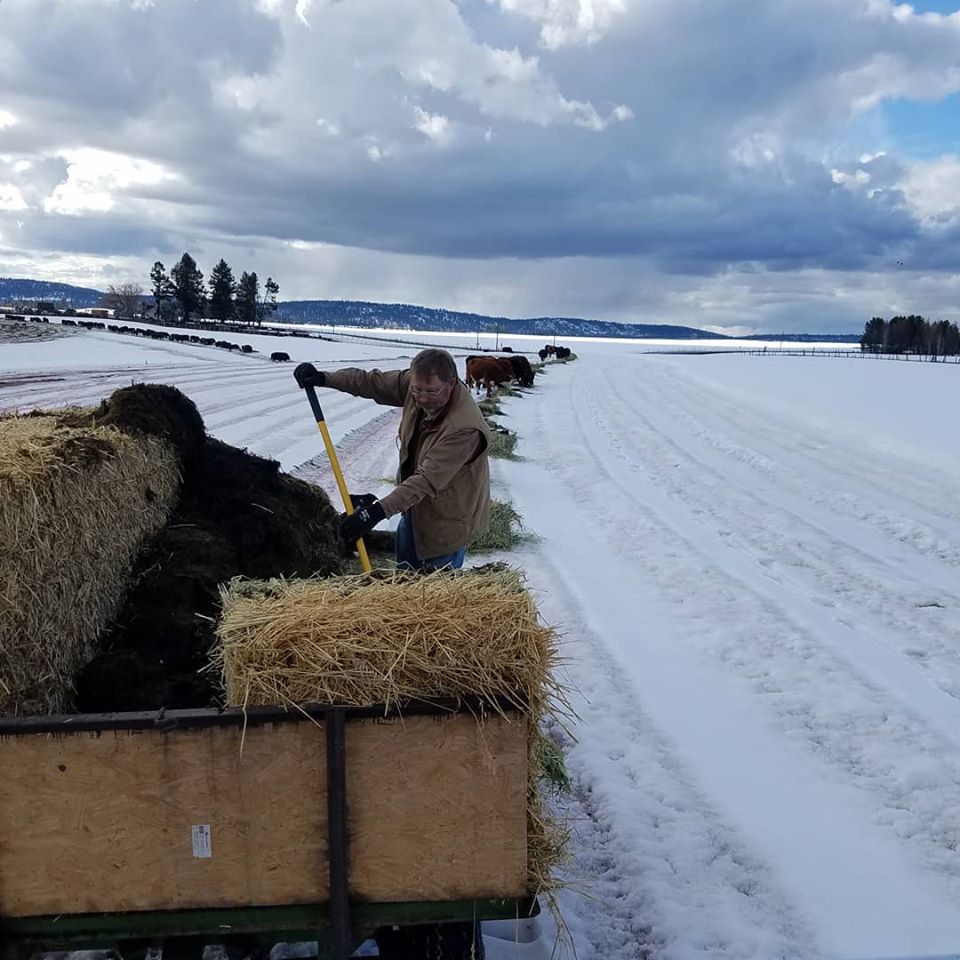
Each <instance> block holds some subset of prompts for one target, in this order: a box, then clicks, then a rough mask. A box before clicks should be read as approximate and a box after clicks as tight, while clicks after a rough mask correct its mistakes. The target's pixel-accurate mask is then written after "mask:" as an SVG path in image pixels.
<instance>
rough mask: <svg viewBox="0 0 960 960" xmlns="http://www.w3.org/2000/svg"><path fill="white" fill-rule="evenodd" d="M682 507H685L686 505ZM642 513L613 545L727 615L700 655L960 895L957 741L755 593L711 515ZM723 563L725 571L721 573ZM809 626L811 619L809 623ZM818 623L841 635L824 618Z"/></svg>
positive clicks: (624, 481) (575, 414)
mask: <svg viewBox="0 0 960 960" xmlns="http://www.w3.org/2000/svg"><path fill="white" fill-rule="evenodd" d="M569 402H570V410H569V422H573V423H576V424H577V426H578V432H579V433H580V436H581V437H582V438H583V443H584V448H585V449H586V450H589V451H590V452H591V453H592V454H593V461H592V462H593V466H594V469H596V465H597V464H599V465H600V467H599V470H600V473H601V475H602V477H603V480H602V485H603V486H604V487H612V488H613V490H614V491H615V494H614V495H613V496H611V497H610V498H609V499H610V500H613V499H615V498H621V499H623V498H627V497H629V496H630V495H631V490H632V489H633V488H634V487H635V483H636V480H635V477H636V474H635V473H634V472H632V471H631V472H628V474H627V476H623V475H620V474H619V472H618V471H617V469H616V467H615V464H616V461H617V457H616V456H615V455H614V456H608V455H607V453H608V450H609V448H605V449H602V450H601V449H598V446H597V440H596V437H595V435H594V434H593V431H592V430H590V429H587V428H586V427H585V425H584V423H583V421H582V409H583V400H582V399H581V400H579V401H578V400H575V399H573V398H570V401H569ZM610 452H612V451H610ZM555 466H557V467H558V468H559V469H560V470H562V471H563V472H564V474H565V475H566V477H567V479H568V481H571V482H572V481H573V473H574V470H573V466H574V465H573V464H572V463H571V462H570V461H569V460H567V459H565V460H563V461H562V463H557V464H555ZM584 466H585V464H584ZM631 481H632V482H631ZM655 482H656V483H657V485H659V484H660V483H662V481H661V480H657V481H655ZM596 486H597V482H596V481H593V482H592V483H591V484H590V487H591V488H594V489H593V490H592V491H591V489H589V488H587V487H585V486H581V496H582V498H583V501H584V503H585V504H586V505H587V510H588V512H593V510H592V509H591V506H590V505H591V503H593V502H595V501H596V490H595V487H596ZM679 509H680V510H681V511H683V510H684V509H686V507H685V505H682V504H681V505H680V507H679ZM643 514H645V515H646V516H645V517H644V521H645V522H641V524H639V526H640V527H641V530H643V533H642V534H641V533H640V531H637V530H629V529H626V530H624V529H622V528H621V529H620V530H619V531H615V530H612V529H611V530H610V534H611V537H613V536H618V537H619V539H620V542H621V543H624V544H627V545H629V547H630V549H631V553H632V555H633V558H634V559H637V560H640V561H641V562H643V563H644V564H645V565H646V566H647V567H648V569H649V570H650V572H652V573H653V574H654V575H655V576H656V577H657V578H658V580H659V585H660V587H661V589H662V590H663V592H664V595H666V596H670V597H671V598H672V599H673V600H674V601H675V602H677V603H679V604H681V605H683V604H687V603H688V601H689V598H690V596H691V595H694V594H699V598H700V599H701V601H703V600H708V601H712V602H711V603H710V604H709V605H710V607H712V609H713V610H714V611H717V612H720V611H723V612H722V613H721V614H720V616H721V619H723V620H725V621H726V627H727V630H726V632H725V636H722V637H718V636H717V635H715V634H714V632H713V631H712V629H708V630H707V631H706V633H707V635H706V636H705V637H704V647H703V649H704V651H705V652H708V653H710V654H711V655H713V656H715V657H717V658H718V660H719V662H721V663H723V665H724V666H725V667H727V668H728V669H734V670H736V671H738V672H740V673H742V674H743V675H744V676H745V677H747V678H748V679H749V680H750V681H751V684H752V685H753V687H754V689H755V692H756V693H757V694H758V695H760V696H762V697H763V699H764V702H765V704H766V706H767V708H768V709H772V710H773V712H774V715H775V717H776V719H777V721H778V723H779V724H780V726H781V728H782V729H783V730H784V732H785V733H789V734H790V735H791V736H792V737H793V738H794V739H795V741H796V742H798V743H803V744H804V745H805V746H806V747H807V748H808V749H813V750H814V751H815V752H817V753H819V754H820V755H822V756H823V757H825V758H827V759H829V760H830V761H831V762H832V763H833V764H834V765H835V768H836V769H837V771H838V772H840V773H841V774H843V775H845V776H847V777H849V778H852V779H853V780H854V781H855V782H857V783H860V784H861V785H864V786H868V787H869V788H870V789H871V790H872V791H874V792H875V793H876V794H877V799H878V800H879V801H880V806H879V807H878V809H877V818H878V822H883V823H885V824H887V825H888V826H889V827H891V828H892V829H894V830H895V832H897V833H901V834H904V833H905V834H907V835H909V839H910V840H911V841H912V842H915V843H917V844H918V845H920V846H921V847H922V848H923V855H924V856H925V857H926V858H927V860H928V861H929V862H930V863H931V864H933V865H935V866H936V867H937V869H938V870H940V871H942V872H943V873H944V874H945V875H946V876H948V877H949V879H950V881H951V882H952V883H953V884H955V886H956V889H957V891H958V893H960V855H958V849H960V821H958V819H957V817H956V811H957V810H960V754H958V750H957V747H956V745H955V743H954V744H951V745H949V746H948V744H947V743H946V742H945V741H944V740H943V739H942V736H943V734H942V733H940V732H939V731H935V730H934V729H932V728H930V727H929V726H928V725H927V724H925V723H924V722H923V721H922V719H921V714H922V710H923V706H922V705H918V704H915V703H904V702H900V701H898V700H896V699H895V698H894V697H893V696H891V695H890V694H889V692H888V691H887V690H885V689H882V688H879V687H877V686H876V685H875V684H874V683H873V682H872V681H871V680H870V679H868V677H867V676H866V675H865V674H864V673H862V672H861V671H860V670H859V669H858V668H857V667H856V666H855V665H854V664H853V663H852V662H851V661H849V660H847V659H845V658H844V657H843V656H842V655H838V654H837V653H836V652H834V650H833V649H832V648H831V647H827V646H824V645H823V643H822V642H821V641H820V639H818V638H819V636H822V633H820V631H817V632H812V631H811V630H810V629H809V628H808V627H807V626H806V625H805V624H804V623H803V622H798V620H797V618H796V616H795V612H794V611H793V610H790V611H788V610H785V609H782V608H779V607H778V606H777V592H776V591H774V592H771V591H770V590H769V589H763V588H760V590H759V592H758V589H757V586H756V581H755V579H754V578H751V577H750V575H749V572H747V573H746V574H744V573H743V569H744V568H743V566H742V565H740V567H739V569H737V566H738V564H737V562H736V559H735V558H731V556H730V554H731V552H732V551H730V549H729V548H728V547H727V545H726V544H725V543H724V542H723V538H720V539H719V542H718V540H717V537H716V532H715V531H712V530H711V528H710V527H709V525H705V524H704V523H703V519H704V515H700V516H697V517H693V515H692V514H690V516H689V517H688V525H686V529H684V526H683V525H682V526H681V528H680V529H677V528H676V527H675V524H676V523H677V522H678V512H677V510H676V509H675V508H674V509H671V508H670V507H667V508H666V509H661V510H659V511H657V512H655V513H653V514H650V513H649V512H648V511H647V510H644V511H643V513H642V515H643ZM603 516H604V514H600V516H598V517H597V518H596V519H598V520H600V519H601V518H602V517H603ZM708 541H709V542H708ZM658 542H659V543H660V544H661V546H662V545H665V544H667V543H669V544H670V559H671V561H672V564H671V565H672V572H671V573H670V574H669V575H668V576H666V577H664V576H663V575H662V571H658V570H657V560H656V558H655V557H652V556H650V551H649V549H648V548H647V546H646V544H648V543H658ZM641 544H642V546H641ZM718 560H719V561H720V562H721V563H723V567H722V568H721V567H719V566H716V563H717V561H718ZM731 569H734V570H736V571H737V572H736V573H731ZM694 570H695V571H696V574H695V575H691V573H690V572H689V571H694ZM725 608H726V609H725ZM808 618H809V614H808V615H807V617H805V618H804V619H808ZM711 626H712V625H711ZM817 626H820V627H822V628H823V629H827V630H828V629H830V627H834V629H835V625H834V624H831V623H829V621H820V623H819V624H817ZM718 640H719V644H718V642H717V641H718ZM918 709H919V710H920V713H918ZM949 719H952V717H951V718H948V721H949ZM958 732H960V731H958ZM895 748H896V749H897V751H898V753H899V760H900V762H899V763H898V764H897V765H896V767H891V766H889V765H888V760H887V759H886V758H885V754H886V755H889V753H890V752H891V751H892V750H894V749H895ZM898 770H913V771H914V775H913V777H912V778H910V779H900V778H899V777H898V776H897V771H898ZM919 811H923V813H922V814H920V813H919Z"/></svg>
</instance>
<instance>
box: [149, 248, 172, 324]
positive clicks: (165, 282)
mask: <svg viewBox="0 0 960 960" xmlns="http://www.w3.org/2000/svg"><path fill="white" fill-rule="evenodd" d="M150 282H151V283H152V284H153V302H154V303H155V304H156V309H157V314H156V316H157V319H158V320H159V319H160V317H161V312H162V310H163V302H164V301H165V300H169V299H170V298H171V297H172V296H173V291H174V287H173V282H172V281H171V280H170V278H169V277H168V276H167V268H166V267H165V266H164V265H163V264H162V263H161V262H160V261H159V260H158V261H157V262H156V263H155V264H154V265H153V269H152V270H151V271H150Z"/></svg>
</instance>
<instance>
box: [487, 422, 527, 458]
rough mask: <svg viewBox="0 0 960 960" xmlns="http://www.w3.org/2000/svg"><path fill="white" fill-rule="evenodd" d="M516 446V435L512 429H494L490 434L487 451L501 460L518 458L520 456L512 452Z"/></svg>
mask: <svg viewBox="0 0 960 960" xmlns="http://www.w3.org/2000/svg"><path fill="white" fill-rule="evenodd" d="M516 446H517V435H516V434H515V433H514V432H513V431H512V430H502V429H501V430H496V431H493V432H492V433H491V434H490V444H489V446H488V447H487V453H488V454H489V456H491V457H497V458H499V459H501V460H519V459H520V458H519V457H518V456H517V454H516V453H515V452H514V451H515V448H516Z"/></svg>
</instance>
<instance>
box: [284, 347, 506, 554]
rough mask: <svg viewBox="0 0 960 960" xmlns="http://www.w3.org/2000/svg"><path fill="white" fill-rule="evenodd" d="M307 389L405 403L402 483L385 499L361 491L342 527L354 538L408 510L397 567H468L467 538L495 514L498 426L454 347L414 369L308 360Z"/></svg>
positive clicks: (299, 372)
mask: <svg viewBox="0 0 960 960" xmlns="http://www.w3.org/2000/svg"><path fill="white" fill-rule="evenodd" d="M293 375H294V376H295V377H296V379H297V383H298V384H299V385H300V386H301V387H307V386H310V385H313V386H318V387H331V388H333V389H334V390H340V391H342V392H343V393H350V394H353V396H355V397H367V398H368V399H370V400H375V401H376V402H377V403H381V404H386V405H389V406H394V407H403V415H402V417H401V419H400V434H399V437H400V469H399V471H398V473H397V484H398V485H397V486H396V487H395V488H394V489H393V490H392V491H391V492H390V493H388V494H387V495H386V496H385V497H383V498H382V499H380V500H378V499H377V498H376V497H374V496H373V495H371V494H362V495H360V496H355V497H353V505H354V508H355V510H354V513H352V514H351V515H350V516H349V517H348V516H346V515H344V516H342V517H341V533H342V534H343V538H344V540H345V541H346V542H348V543H354V542H355V541H356V540H358V539H360V538H361V537H362V536H363V535H364V534H366V533H369V532H370V531H371V530H372V529H373V528H374V527H375V526H376V525H377V524H378V523H380V522H381V521H382V520H384V519H386V518H387V517H392V516H394V515H395V514H398V513H399V514H400V526H399V527H398V528H397V566H399V567H401V568H405V569H411V570H423V569H427V568H430V569H439V568H440V567H453V568H455V569H459V568H460V567H462V566H463V559H464V556H465V554H466V552H467V544H468V543H469V542H470V540H471V539H472V538H473V536H474V535H475V534H476V533H478V532H479V531H480V530H482V529H483V528H484V527H486V524H487V520H488V517H489V513H490V466H489V462H488V458H487V446H488V445H489V442H490V432H489V430H488V429H487V425H486V423H485V421H484V419H483V414H481V412H480V408H479V407H478V406H477V404H476V401H475V400H474V399H473V396H472V395H471V393H470V391H469V390H468V389H467V388H466V387H465V386H464V385H463V384H462V383H461V382H460V379H459V377H458V376H457V365H456V363H455V362H454V359H453V357H451V356H450V354H449V353H447V352H446V350H432V349H431V350H422V351H421V352H420V353H418V354H417V355H416V356H415V357H414V358H413V360H412V361H411V363H410V369H409V370H392V371H387V372H381V371H379V370H370V371H367V370H359V369H356V368H353V367H348V368H346V369H344V370H335V371H331V372H329V373H324V372H321V371H319V370H317V369H316V367H314V366H313V364H310V363H301V364H299V365H298V366H297V368H296V370H294V373H293Z"/></svg>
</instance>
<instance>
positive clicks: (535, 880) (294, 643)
mask: <svg viewBox="0 0 960 960" xmlns="http://www.w3.org/2000/svg"><path fill="white" fill-rule="evenodd" d="M222 597H223V615H222V618H221V621H220V625H219V627H218V629H217V634H218V638H219V641H220V645H219V648H218V650H217V653H216V657H215V659H214V666H215V667H217V668H219V670H220V671H221V673H222V676H223V681H224V686H225V689H226V698H227V702H228V703H230V704H233V705H237V706H247V705H249V706H252V705H255V704H297V703H327V704H338V705H348V706H372V705H378V704H384V705H387V706H390V705H393V706H400V707H402V706H403V705H404V704H408V703H410V702H416V701H422V700H433V699H438V698H446V697H454V698H459V697H468V696H469V697H479V698H480V699H481V701H483V702H485V703H486V704H487V705H488V706H490V707H491V708H492V709H494V710H497V709H500V706H499V705H500V704H502V703H503V702H504V701H505V702H507V703H509V704H511V705H512V706H513V707H514V708H516V709H518V710H521V711H522V712H523V713H524V714H525V715H526V716H527V717H528V719H529V728H530V746H529V751H530V765H529V769H530V780H529V783H528V860H529V873H530V884H531V889H533V890H537V889H543V888H545V887H547V886H549V883H550V879H549V878H550V873H551V870H552V868H553V866H554V865H555V864H556V863H558V862H559V861H560V860H561V859H562V858H563V856H564V850H565V834H564V831H563V829H562V828H561V827H559V826H558V825H556V824H554V823H553V822H552V821H551V820H550V818H549V817H548V816H547V815H546V813H545V812H544V806H543V803H542V801H541V797H540V792H539V791H540V783H541V780H542V779H543V778H544V777H545V776H547V777H549V776H550V775H551V771H550V770H549V769H547V770H545V769H544V763H543V761H544V758H545V757H549V753H548V752H547V751H545V750H544V749H543V744H542V734H541V733H540V722H541V720H542V719H543V718H544V717H545V716H547V715H548V714H551V713H554V712H560V713H566V712H567V710H568V708H567V706H566V699H565V696H564V693H563V691H562V689H561V688H560V687H559V686H558V684H557V682H556V680H555V670H556V669H557V667H558V654H557V638H556V635H555V633H554V631H553V630H552V629H550V628H549V627H546V626H544V625H543V624H542V623H541V622H540V620H539V618H538V615H537V610H536V606H535V604H534V601H533V598H532V597H531V596H530V594H529V593H528V592H527V591H526V590H525V589H524V587H523V579H522V576H521V575H520V574H519V573H518V572H517V571H515V570H511V569H510V568H504V567H499V568H494V569H491V570H490V571H487V572H471V571H464V572H460V573H456V572H449V571H439V572H436V573H431V574H427V575H417V574H411V573H403V572H395V573H391V574H377V575H375V576H369V575H361V576H351V577H336V578H331V579H327V580H293V581H283V580H272V581H259V582H256V581H254V582H251V581H242V580H235V581H234V582H232V583H231V584H229V585H228V586H227V587H225V588H224V590H223V593H222ZM466 610H469V611H470V615H469V617H467V616H464V615H463V613H462V611H466ZM550 762H551V763H555V762H556V758H555V757H554V758H552V759H551V760H550Z"/></svg>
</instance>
